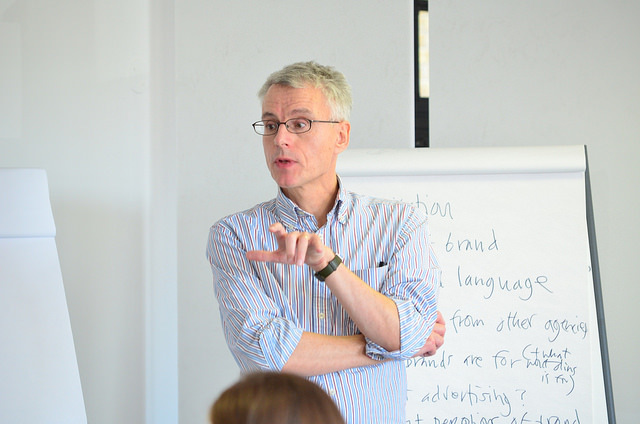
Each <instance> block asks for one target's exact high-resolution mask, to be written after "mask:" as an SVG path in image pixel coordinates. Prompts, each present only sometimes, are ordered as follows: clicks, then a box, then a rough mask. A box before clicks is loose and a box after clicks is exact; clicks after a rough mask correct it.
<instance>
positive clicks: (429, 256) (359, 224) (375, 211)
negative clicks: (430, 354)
mask: <svg viewBox="0 0 640 424" xmlns="http://www.w3.org/2000/svg"><path fill="white" fill-rule="evenodd" d="M426 220H427V218H426V215H424V213H423V212H422V211H420V209H419V208H416V207H414V206H413V205H410V204H406V203H400V202H394V201H387V200H381V199H375V198H371V197H366V196H361V195H358V194H355V193H352V192H350V191H347V190H346V189H345V188H344V187H343V184H342V182H340V190H339V193H338V196H337V199H336V203H335V205H334V208H333V209H332V211H331V212H330V213H329V214H328V215H327V223H326V225H324V226H323V227H322V228H318V225H317V221H316V219H315V217H314V216H313V215H311V214H309V213H307V212H305V211H303V210H301V209H300V208H298V207H297V206H296V205H295V204H294V203H293V202H292V201H291V200H290V199H288V198H287V197H286V196H285V195H284V194H283V193H282V192H281V191H279V192H278V195H277V197H276V198H275V199H272V200H270V201H268V202H264V203H261V204H258V205H256V206H255V207H253V208H251V209H249V210H246V211H244V212H240V213H237V214H234V215H231V216H228V217H226V218H223V219H221V220H220V221H218V222H217V223H216V224H214V225H213V226H212V227H211V230H210V234H209V242H208V246H207V256H208V259H209V262H210V264H211V268H212V271H213V281H214V289H215V294H216V297H217V299H218V303H219V306H220V316H221V319H222V325H223V329H224V334H225V338H226V340H227V344H228V345H229V348H230V350H231V353H232V354H233V356H234V358H235V360H236V362H237V363H238V365H239V366H240V368H241V370H242V371H243V372H248V371H255V370H281V369H282V367H283V366H284V364H285V363H286V362H287V360H288V358H289V356H290V355H291V354H292V353H293V350H294V349H295V347H296V345H297V343H298V341H299V340H300V338H301V337H302V333H303V331H309V332H314V333H321V334H328V335H354V334H359V331H358V329H357V328H356V326H355V324H354V322H353V321H352V320H351V319H350V318H349V316H348V315H347V313H346V312H345V311H344V309H343V308H342V306H341V305H340V303H339V302H338V301H337V300H336V298H335V296H333V295H332V294H331V291H330V290H329V289H328V288H327V286H326V285H325V284H324V283H323V282H321V281H319V280H318V279H316V278H314V276H313V274H314V273H313V270H312V269H311V268H309V267H308V266H306V265H305V266H302V267H299V266H294V265H285V264H280V263H265V262H250V261H248V260H247V259H246V252H247V251H248V250H276V249H277V248H278V246H277V242H276V240H275V237H274V236H273V235H272V234H271V233H269V232H268V227H269V225H271V224H273V223H275V222H281V223H282V224H283V225H284V227H285V228H286V229H287V231H306V232H314V233H317V234H319V235H320V236H321V238H322V239H323V240H324V243H325V244H326V245H327V246H329V247H330V248H331V249H332V250H333V251H334V252H336V253H337V254H338V255H340V257H341V258H342V259H343V261H344V264H345V266H347V268H349V269H350V270H351V271H352V272H354V273H355V274H356V275H358V276H359V277H360V278H361V279H362V280H363V281H365V282H366V283H368V284H369V285H370V286H372V287H373V288H375V289H376V290H378V291H379V292H381V293H383V294H384V295H386V296H388V297H389V298H391V299H392V300H393V301H394V302H395V303H396V305H397V307H398V312H399V317H400V342H401V349H400V350H399V351H393V352H389V351H386V350H385V349H384V348H382V347H381V346H379V345H377V344H376V343H374V342H373V341H371V340H368V339H367V340H366V341H367V345H366V353H367V355H369V356H370V357H371V358H373V359H376V360H382V359H392V360H391V361H385V362H380V363H379V364H377V365H373V366H368V367H360V368H352V369H347V370H344V371H339V372H334V373H329V374H324V375H320V376H314V377H311V378H310V379H311V380H312V381H313V382H315V383H317V384H319V385H320V386H321V387H322V388H324V389H325V390H326V391H327V392H328V393H329V394H330V396H331V397H332V398H333V399H334V401H335V402H336V403H337V405H338V407H339V408H340V410H341V411H342V413H343V415H344V417H345V420H346V422H347V423H349V424H374V423H381V424H396V423H398V424H400V423H404V422H405V403H406V397H407V393H406V391H407V387H406V370H405V362H404V360H405V359H408V358H410V357H411V356H412V355H414V354H415V353H416V352H417V351H418V349H419V348H420V347H422V346H423V345H424V342H425V340H426V339H427V337H428V336H429V334H430V333H431V330H432V328H433V324H434V322H435V319H436V306H437V305H436V302H437V291H438V285H439V280H440V269H439V266H438V263H437V261H436V259H435V256H434V254H433V250H432V248H431V244H430V242H429V236H428V230H427V222H426Z"/></svg>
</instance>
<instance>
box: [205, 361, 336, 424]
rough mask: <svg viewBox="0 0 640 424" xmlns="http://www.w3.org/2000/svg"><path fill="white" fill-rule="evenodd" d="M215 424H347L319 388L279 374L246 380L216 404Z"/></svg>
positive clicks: (259, 374) (213, 411) (251, 376)
mask: <svg viewBox="0 0 640 424" xmlns="http://www.w3.org/2000/svg"><path fill="white" fill-rule="evenodd" d="M209 419H210V421H211V424H344V420H343V418H342V415H341V414H340V411H339V410H338V407H337V406H336V405H335V403H334V402H333V401H332V400H331V398H330V397H329V395H328V394H327V393H325V392H324V391H323V390H322V389H321V388H320V387H319V386H318V385H316V384H314V383H312V382H310V381H308V380H306V379H305V378H302V377H299V376H296V375H293V374H286V373H279V372H257V373H252V374H248V375H246V376H244V377H243V378H241V379H240V381H238V382H237V383H236V384H234V385H233V386H231V387H229V388H228V389H227V390H225V391H224V392H223V393H222V394H221V395H220V397H218V399H217V400H216V401H215V402H214V403H213V405H212V407H211V410H210V413H209Z"/></svg>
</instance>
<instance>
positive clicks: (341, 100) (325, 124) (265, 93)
mask: <svg viewBox="0 0 640 424" xmlns="http://www.w3.org/2000/svg"><path fill="white" fill-rule="evenodd" d="M258 95H259V98H260V99H261V101H262V118H261V121H258V122H256V123H254V129H255V130H256V132H258V133H259V134H262V141H263V148H264V153H265V159H266V161H267V166H268V167H269V171H270V172H271V176H272V177H273V179H274V180H275V181H276V183H277V184H278V185H279V186H280V187H281V188H282V190H283V191H284V193H285V194H286V195H287V196H289V197H290V198H292V199H293V200H294V201H299V200H300V199H301V197H305V196H306V197H307V198H315V199H318V198H324V197H323V195H324V194H325V193H327V192H331V191H334V190H335V189H336V186H337V185H336V184H337V183H336V175H335V168H336V162H337V158H338V154H340V153H341V152H342V151H344V149H346V148H347V146H348V145H349V133H350V129H351V125H350V124H349V121H348V120H347V119H348V118H349V114H350V111H351V89H350V87H349V84H348V83H347V81H346V79H345V77H344V75H342V74H341V73H340V72H338V71H336V70H334V69H333V68H331V67H328V66H322V65H318V64H317V63H315V62H304V63H294V64H293V65H289V66H286V67H285V68H283V69H282V70H280V71H277V72H275V73H273V74H271V75H270V76H269V77H268V79H267V81H266V82H265V83H264V85H263V86H262V89H261V90H260V92H259V93H258Z"/></svg>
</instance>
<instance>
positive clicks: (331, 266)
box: [315, 255, 342, 281]
mask: <svg viewBox="0 0 640 424" xmlns="http://www.w3.org/2000/svg"><path fill="white" fill-rule="evenodd" d="M341 263H342V259H340V256H338V255H335V256H334V257H333V259H331V260H330V261H329V263H328V264H327V266H325V267H324V268H322V269H321V270H320V271H318V272H316V273H315V276H316V278H317V279H318V280H320V281H324V279H325V278H327V277H328V276H330V275H331V274H332V273H333V271H335V270H336V269H338V266H339V265H340V264H341Z"/></svg>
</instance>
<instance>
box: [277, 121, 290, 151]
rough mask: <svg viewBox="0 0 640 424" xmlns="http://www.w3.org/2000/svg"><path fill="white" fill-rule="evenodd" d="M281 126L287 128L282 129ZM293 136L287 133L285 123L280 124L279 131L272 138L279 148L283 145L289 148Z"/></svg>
mask: <svg viewBox="0 0 640 424" xmlns="http://www.w3.org/2000/svg"><path fill="white" fill-rule="evenodd" d="M281 125H284V126H285V128H283V129H281ZM292 135H293V134H291V133H290V132H289V131H287V128H286V124H285V123H284V122H279V123H278V131H277V132H276V133H275V134H274V135H273V136H272V137H273V142H274V143H275V144H276V145H278V146H282V145H286V146H288V145H289V143H290V142H291V136H292Z"/></svg>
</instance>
